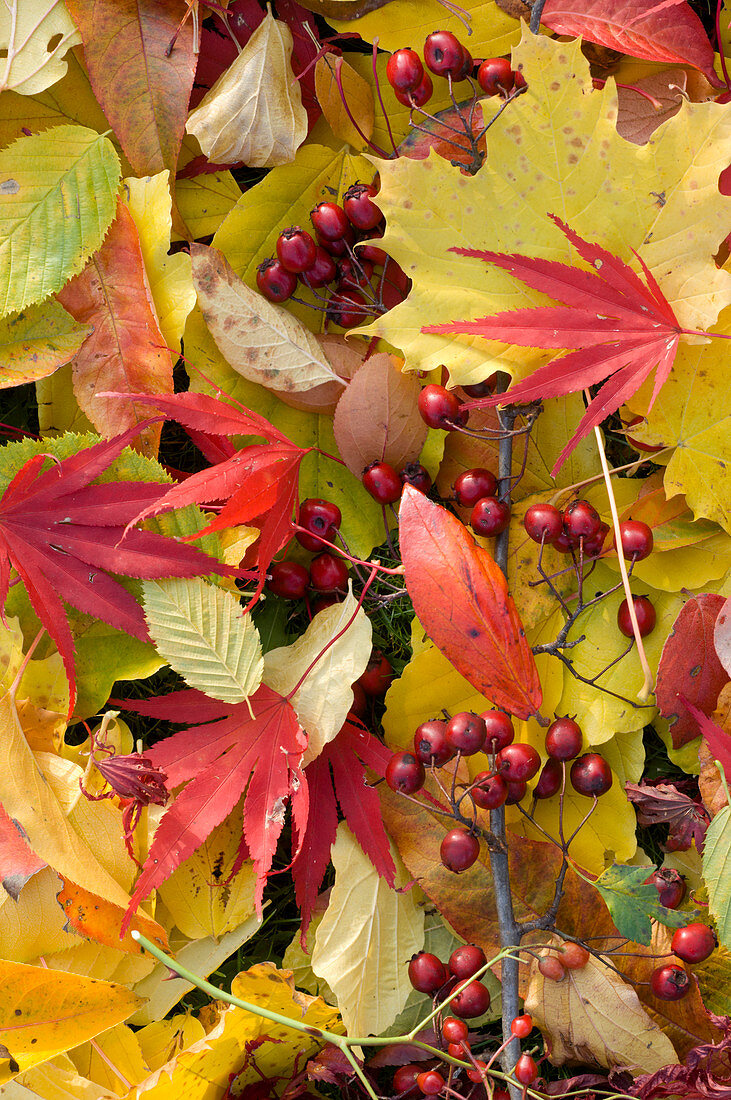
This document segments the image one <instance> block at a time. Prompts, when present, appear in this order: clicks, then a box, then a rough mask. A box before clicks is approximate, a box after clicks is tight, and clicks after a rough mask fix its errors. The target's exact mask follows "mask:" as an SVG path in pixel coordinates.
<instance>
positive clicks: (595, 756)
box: [570, 752, 613, 798]
mask: <svg viewBox="0 0 731 1100" xmlns="http://www.w3.org/2000/svg"><path fill="white" fill-rule="evenodd" d="M570 776H571V786H572V787H573V788H574V790H575V791H576V792H577V794H583V795H586V796H587V797H591V796H592V795H596V797H597V798H599V797H600V796H601V795H603V794H606V793H607V791H608V790H609V788H610V787H611V785H612V782H613V777H612V769H611V768H610V767H609V764H607V762H606V760H605V759H604V757H603V756H600V755H599V753H598V752H586V753H584V755H583V756H580V757H579V758H578V760H574V762H573V764H572V765H571V772H570Z"/></svg>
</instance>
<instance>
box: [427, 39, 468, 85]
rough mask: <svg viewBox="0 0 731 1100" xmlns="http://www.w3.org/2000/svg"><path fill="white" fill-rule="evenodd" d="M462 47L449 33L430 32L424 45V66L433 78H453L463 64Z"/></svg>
mask: <svg viewBox="0 0 731 1100" xmlns="http://www.w3.org/2000/svg"><path fill="white" fill-rule="evenodd" d="M463 51H464V47H463V46H462V43H461V42H460V40H459V39H458V38H457V36H456V35H455V34H452V32H451V31H432V33H431V34H430V35H427V38H426V41H425V43H424V64H425V65H426V67H427V69H429V71H430V72H432V73H434V75H435V76H443V77H447V76H451V77H453V78H454V77H455V76H456V74H457V73H458V72H459V71H460V70H461V68H462V66H463V64H464V52H463Z"/></svg>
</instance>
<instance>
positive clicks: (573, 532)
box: [563, 500, 602, 546]
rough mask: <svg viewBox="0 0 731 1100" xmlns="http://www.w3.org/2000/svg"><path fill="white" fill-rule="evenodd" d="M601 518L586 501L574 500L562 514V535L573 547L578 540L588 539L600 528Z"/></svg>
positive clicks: (577, 543) (576, 544)
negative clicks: (564, 535) (565, 536)
mask: <svg viewBox="0 0 731 1100" xmlns="http://www.w3.org/2000/svg"><path fill="white" fill-rule="evenodd" d="M601 522H602V520H601V516H600V515H599V513H598V512H597V510H596V508H594V507H593V505H591V504H589V501H588V500H574V501H572V502H571V504H569V505H568V507H567V508H565V509H564V513H563V529H564V533H565V534H566V535H567V536H568V538H570V539H571V540H572V542H573V543H574V545H575V546H578V545H579V540H580V539H590V538H592V537H593V536H595V535H596V534H597V532H598V531H599V529H600V527H601Z"/></svg>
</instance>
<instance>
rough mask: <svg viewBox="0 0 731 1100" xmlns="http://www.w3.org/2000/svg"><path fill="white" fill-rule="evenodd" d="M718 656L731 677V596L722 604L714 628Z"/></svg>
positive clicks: (714, 641)
mask: <svg viewBox="0 0 731 1100" xmlns="http://www.w3.org/2000/svg"><path fill="white" fill-rule="evenodd" d="M713 644H714V646H715V648H716V656H717V657H718V659H719V661H720V662H721V664H722V665H723V667H724V668H725V670H726V672H727V673H728V675H729V677H731V597H729V599H727V600H726V601H725V603H723V604H722V606H721V608H720V610H719V612H718V615H717V616H716V625H715V626H714V628H713Z"/></svg>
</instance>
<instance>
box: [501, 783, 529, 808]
mask: <svg viewBox="0 0 731 1100" xmlns="http://www.w3.org/2000/svg"><path fill="white" fill-rule="evenodd" d="M527 790H528V784H527V783H526V781H525V779H509V780H508V797H507V798H506V799H505V805H506V806H515V805H516V803H518V802H522V801H523V799H524V798H525V795H526V792H527Z"/></svg>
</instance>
